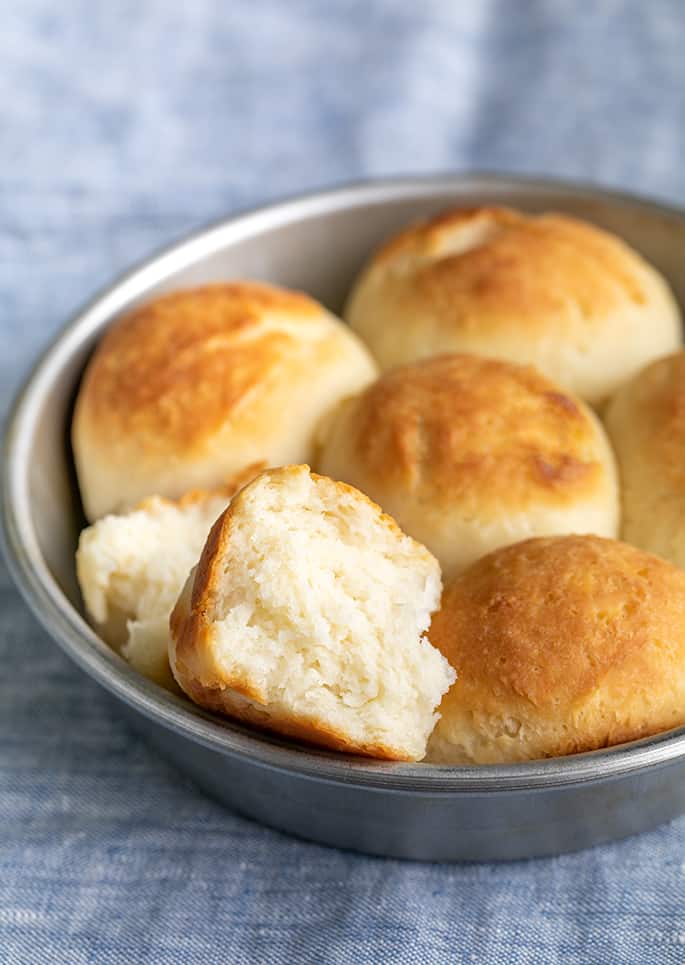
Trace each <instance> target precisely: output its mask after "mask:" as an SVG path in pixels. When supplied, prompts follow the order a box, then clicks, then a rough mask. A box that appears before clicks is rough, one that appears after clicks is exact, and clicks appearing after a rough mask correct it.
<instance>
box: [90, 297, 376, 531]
mask: <svg viewBox="0 0 685 965" xmlns="http://www.w3.org/2000/svg"><path fill="white" fill-rule="evenodd" d="M375 375H376V367H375V363H374V362H373V360H372V359H371V357H370V355H369V353H368V352H367V350H366V348H364V346H363V345H362V343H361V342H360V341H359V340H358V339H357V337H356V336H355V335H354V334H353V333H352V332H351V331H350V330H349V329H348V327H347V326H346V325H344V324H343V323H342V322H340V321H339V320H338V319H337V318H335V317H334V316H333V315H331V314H330V313H329V312H327V311H326V310H325V309H324V308H323V307H322V306H321V305H319V304H317V303H316V302H315V301H312V299H310V298H307V297H306V296H305V295H301V294H298V293H296V292H290V291H286V290H284V289H279V288H272V287H270V286H268V285H263V284H257V283H256V282H241V283H234V284H221V285H207V286H205V287H203V288H195V289H189V290H187V291H178V292H175V293H173V294H170V295H163V296H161V297H160V298H157V299H155V300H154V301H152V302H150V303H149V304H146V305H143V306H142V307H140V308H136V309H135V310H134V311H132V312H131V313H130V314H129V315H127V316H125V317H124V318H123V319H121V320H119V321H117V322H116V323H115V324H114V325H112V327H111V328H110V329H109V330H108V331H107V333H106V334H105V336H104V338H103V339H102V341H101V342H100V345H99V346H98V348H97V350H96V352H95V355H94V356H93V358H92V359H91V361H90V363H89V365H88V367H87V369H86V373H85V375H84V378H83V382H82V385H81V389H80V391H79V395H78V399H77V402H76V410H75V414H74V424H73V436H72V438H73V448H74V456H75V459H76V468H77V471H78V478H79V483H80V487H81V495H82V497H83V504H84V508H85V512H86V516H87V517H88V519H90V520H94V519H97V518H98V517H100V516H103V515H105V514H106V513H111V512H121V511H123V510H126V509H129V508H131V507H132V506H133V505H135V504H136V503H137V502H139V500H141V499H143V498H144V497H146V496H150V495H160V496H167V497H170V498H176V497H178V496H180V495H182V494H183V493H184V492H186V491H188V490H189V489H194V488H198V487H199V488H203V489H212V488H214V487H215V486H219V485H221V483H222V482H223V480H224V479H227V478H229V477H230V476H232V475H233V474H235V473H236V472H239V471H241V470H242V469H243V468H244V467H245V466H247V465H250V464H251V463H254V462H265V463H266V464H268V465H279V464H281V463H285V462H291V461H300V460H306V459H309V458H310V456H311V453H310V447H311V444H312V438H313V432H314V429H315V426H316V424H317V423H318V421H319V418H320V417H321V415H322V414H323V413H325V412H326V410H327V409H328V408H329V407H330V406H331V405H333V404H334V403H336V402H337V401H338V400H339V399H341V398H342V397H343V396H346V395H349V394H350V393H351V392H356V391H358V390H359V389H361V388H363V387H364V386H365V385H366V384H367V383H368V382H370V381H371V380H372V379H373V378H375Z"/></svg>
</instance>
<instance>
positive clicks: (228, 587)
mask: <svg viewBox="0 0 685 965" xmlns="http://www.w3.org/2000/svg"><path fill="white" fill-rule="evenodd" d="M440 589H441V580H440V568H439V566H438V563H437V561H436V560H435V559H434V558H433V557H432V556H431V555H430V553H429V552H428V551H427V550H426V549H425V548H424V547H423V546H420V545H419V544H418V543H416V542H414V540H412V539H410V538H409V537H408V536H405V535H404V533H402V531H401V530H400V529H399V528H398V526H397V524H396V523H395V522H394V520H392V519H390V518H389V517H388V516H385V515H383V514H382V512H381V510H380V509H379V507H378V506H376V505H374V504H373V503H372V502H371V501H370V500H368V499H367V498H366V496H364V495H363V494H362V493H360V492H358V491H357V490H355V489H352V488H351V487H350V486H346V485H344V484H343V483H339V482H334V481H333V480H331V479H327V478H325V477H322V476H318V475H316V474H313V473H310V472H309V469H308V467H307V466H287V467H284V468H281V469H275V470H270V471H267V472H265V473H263V474H262V475H260V476H258V477H257V479H255V480H253V481H252V482H251V483H250V484H249V485H248V486H246V487H245V488H244V489H243V490H242V492H241V493H239V494H238V495H237V496H236V497H235V499H234V500H233V501H232V503H231V505H230V507H229V509H228V510H227V511H226V512H225V513H224V514H223V515H222V516H221V517H220V518H219V520H218V521H217V522H216V524H215V525H214V527H213V529H212V531H211V533H210V536H209V539H208V540H207V544H206V546H205V548H204V551H203V553H202V557H201V559H200V562H199V565H198V567H197V569H196V571H195V572H194V573H193V574H192V575H191V577H190V578H189V580H188V582H187V584H186V587H185V589H184V591H183V593H182V595H181V597H180V599H179V601H178V604H177V605H176V607H175V609H174V611H173V614H172V617H171V632H172V644H171V647H170V659H171V665H172V669H173V671H174V675H175V677H176V679H177V680H178V682H179V684H180V685H181V687H182V688H183V690H184V691H185V692H186V693H187V694H188V696H189V697H191V698H192V699H193V700H194V701H196V702H197V703H198V704H201V705H202V706H204V707H206V708H208V709H210V710H214V711H219V712H221V713H225V714H228V715H230V716H232V717H236V718H238V719H241V720H244V721H247V722H249V723H251V724H256V725H257V726H259V727H263V728H266V729H269V730H272V731H276V732H277V733H280V734H284V735H287V736H291V737H295V738H300V739H303V740H306V741H309V742H313V743H316V744H321V745H323V746H326V747H330V748H335V749H337V750H343V751H347V752H350V753H355V754H365V755H370V756H373V757H380V758H388V759H396V760H418V759H420V758H421V757H423V755H424V753H425V748H426V741H427V739H428V735H429V734H430V732H431V730H432V729H433V726H434V723H435V720H436V717H435V708H436V706H437V704H438V703H439V702H440V698H441V696H442V695H443V694H444V693H445V691H446V690H447V688H448V687H449V685H450V683H451V682H452V680H453V679H454V673H453V671H452V670H451V668H450V667H449V665H448V663H447V661H446V660H445V659H444V658H443V657H442V656H441V655H440V654H439V653H438V651H437V650H435V649H434V648H433V647H431V645H430V644H429V643H428V641H427V639H426V638H425V636H423V634H424V631H425V630H426V628H427V627H428V624H429V622H430V614H431V612H432V611H433V610H435V608H436V607H437V606H438V604H439V600H440Z"/></svg>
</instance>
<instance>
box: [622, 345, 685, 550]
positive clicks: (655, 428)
mask: <svg viewBox="0 0 685 965" xmlns="http://www.w3.org/2000/svg"><path fill="white" fill-rule="evenodd" d="M606 426H607V430H608V432H609V435H610V436H611V441H612V442H613V444H614V449H615V451H616V456H617V459H618V463H619V467H620V471H621V483H622V487H621V491H622V500H623V538H624V539H626V540H627V541H628V542H629V543H634V544H635V546H639V547H641V548H642V549H645V550H649V551H650V552H651V553H657V554H658V555H659V556H663V557H664V558H665V559H667V560H670V561H671V562H672V563H675V564H676V566H680V567H681V568H684V569H685V351H680V352H676V353H675V355H669V356H667V357H666V358H663V359H659V360H658V361H656V362H652V364H651V365H648V366H647V368H645V369H643V370H642V371H641V372H639V373H638V374H637V375H636V376H635V377H634V378H633V379H631V380H630V382H627V383H626V384H625V385H624V386H622V387H621V389H619V391H618V392H617V393H616V395H615V396H614V398H613V399H612V400H611V403H610V404H609V407H608V409H607V412H606Z"/></svg>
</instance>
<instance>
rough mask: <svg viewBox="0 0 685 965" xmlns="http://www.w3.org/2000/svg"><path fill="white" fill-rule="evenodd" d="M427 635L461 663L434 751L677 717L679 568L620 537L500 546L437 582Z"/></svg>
mask: <svg viewBox="0 0 685 965" xmlns="http://www.w3.org/2000/svg"><path fill="white" fill-rule="evenodd" d="M430 639H431V641H432V642H433V644H434V645H435V646H436V647H438V648H439V649H440V650H441V651H442V653H443V654H444V655H445V657H446V658H447V659H448V660H449V661H450V663H453V664H454V665H455V666H457V667H458V668H459V677H458V679H457V682H456V683H455V684H454V685H453V686H452V688H451V689H450V691H449V693H448V694H447V696H446V697H445V698H444V699H443V702H442V704H441V706H440V714H441V719H440V721H439V722H438V725H437V727H436V729H435V731H434V733H433V736H432V738H431V741H430V745H429V751H428V759H429V760H430V761H432V762H435V763H452V764H455V763H476V764H491V763H501V762H512V761H523V760H528V759H536V758H543V757H553V756H558V755H563V754H573V753H577V752H580V751H589V750H594V749H596V748H599V747H605V746H608V745H612V744H619V743H622V742H624V741H630V740H635V739H637V738H640V737H646V736H648V735H651V734H655V733H657V732H659V731H662V730H668V729H670V728H672V727H676V726H679V725H681V724H685V573H683V572H682V571H681V570H679V569H677V568H676V567H674V566H672V565H671V564H670V563H667V562H665V561H664V560H661V559H659V558H658V557H656V556H652V555H651V554H648V553H644V552H642V551H641V550H638V549H636V548H635V547H632V546H628V545H627V544H626V543H619V542H617V541H612V540H605V539H600V538H598V537H595V536H565V537H564V536H560V537H553V538H550V539H533V540H527V541H525V542H523V543H517V544H516V545H514V546H510V547H507V548H505V549H501V550H497V551H496V552H495V553H492V554H490V555H489V556H486V557H485V558H484V559H482V560H480V561H479V562H478V563H476V564H474V565H473V566H472V567H471V568H470V569H468V570H467V571H466V572H465V573H463V574H462V575H461V576H460V577H458V578H457V579H456V580H454V581H453V582H452V583H451V584H450V585H448V586H447V588H446V590H445V593H444V595H443V602H442V607H441V609H440V610H439V612H438V613H437V614H436V615H435V617H434V618H433V623H432V626H431V630H430Z"/></svg>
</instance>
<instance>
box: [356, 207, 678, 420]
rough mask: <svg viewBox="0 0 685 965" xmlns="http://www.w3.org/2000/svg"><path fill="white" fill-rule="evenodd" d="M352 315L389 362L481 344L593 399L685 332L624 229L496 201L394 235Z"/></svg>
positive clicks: (361, 287)
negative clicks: (623, 236)
mask: <svg viewBox="0 0 685 965" xmlns="http://www.w3.org/2000/svg"><path fill="white" fill-rule="evenodd" d="M345 317H346V318H347V320H348V321H349V322H350V324H351V325H352V327H353V328H354V329H355V330H356V331H358V332H359V333H360V334H361V335H362V337H363V338H364V339H365V340H366V341H367V343H368V344H369V346H370V347H371V349H372V351H373V352H374V354H375V355H376V357H377V359H378V360H379V362H380V364H381V367H382V368H388V367H390V366H392V365H396V364H400V363H402V362H408V361H413V360H414V359H417V358H425V357H429V356H431V355H439V354H442V353H444V352H454V351H471V352H478V353H479V354H485V355H491V356H496V357H498V358H507V359H511V360H512V361H517V362H522V363H530V364H533V365H535V366H536V367H537V368H539V369H540V370H541V371H543V372H544V373H545V374H546V375H548V376H549V377H551V378H553V379H555V380H556V381H558V382H559V383H560V384H561V385H563V386H564V387H565V388H568V389H570V390H571V391H574V392H576V393H577V394H578V395H579V396H580V397H581V398H583V399H585V401H589V402H590V403H591V404H593V405H595V404H600V403H601V402H602V401H603V400H604V399H606V398H607V397H608V396H609V395H610V394H611V393H612V392H613V391H614V390H615V388H616V387H617V385H618V384H620V382H621V381H624V380H625V379H626V378H628V377H629V376H630V375H632V374H633V373H634V372H635V371H636V370H637V369H638V368H639V367H640V366H641V365H643V364H645V363H646V362H647V361H649V360H650V359H651V358H655V357H657V356H658V355H661V354H664V353H665V352H668V351H672V350H673V349H674V348H675V347H676V346H677V344H678V343H679V341H680V313H679V311H678V308H677V305H676V303H675V300H674V298H673V296H672V294H671V292H670V290H669V288H668V286H667V285H666V283H665V281H664V280H663V278H662V277H661V276H660V275H659V274H658V272H656V271H655V270H654V269H653V268H652V267H651V266H650V265H649V264H648V263H647V262H646V261H645V260H644V259H643V258H641V257H640V255H638V254H637V252H635V251H633V250H632V249H631V248H630V247H629V246H628V245H627V244H625V243H624V242H622V241H621V240H620V239H619V238H617V237H616V236H614V235H612V234H610V233H608V232H606V231H602V230H601V229H599V228H597V227H595V226H593V225H590V224H588V223H587V222H584V221H580V220H578V219H575V218H571V217H569V216H568V215H564V214H554V213H548V214H542V215H537V216H532V215H524V214H522V213H520V212H517V211H513V210H511V209H508V208H497V207H487V208H472V209H457V210H453V211H447V212H444V213H442V214H440V215H438V216H437V217H435V218H433V219H431V220H429V221H426V222H422V223H420V224H417V225H414V226H411V227H409V228H408V229H406V230H405V231H403V232H401V233H400V234H399V235H398V236H397V237H395V238H393V239H391V240H390V241H389V242H388V243H386V244H385V245H384V246H383V247H382V248H381V249H380V250H379V251H378V252H377V253H376V255H375V256H374V257H373V258H372V259H371V261H370V262H369V264H368V266H367V267H366V269H365V270H364V272H363V273H362V275H361V276H360V278H359V280H358V282H357V283H356V285H355V287H354V289H353V291H352V293H351V295H350V298H349V301H348V305H347V307H346V310H345Z"/></svg>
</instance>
